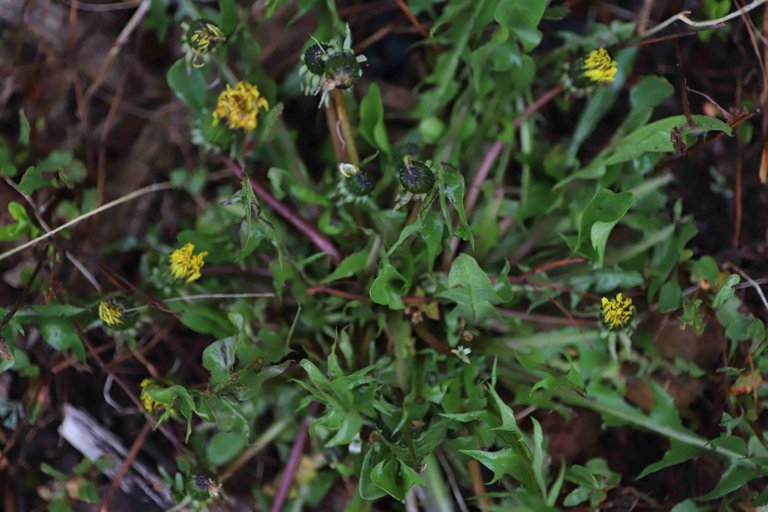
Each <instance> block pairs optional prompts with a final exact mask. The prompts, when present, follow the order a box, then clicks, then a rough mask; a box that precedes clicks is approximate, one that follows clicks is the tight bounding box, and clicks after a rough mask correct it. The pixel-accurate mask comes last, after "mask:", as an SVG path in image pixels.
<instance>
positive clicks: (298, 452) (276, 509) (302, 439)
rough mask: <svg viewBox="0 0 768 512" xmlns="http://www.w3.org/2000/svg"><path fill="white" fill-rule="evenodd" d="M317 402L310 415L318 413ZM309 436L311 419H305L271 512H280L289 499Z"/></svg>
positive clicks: (314, 403)
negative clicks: (289, 492)
mask: <svg viewBox="0 0 768 512" xmlns="http://www.w3.org/2000/svg"><path fill="white" fill-rule="evenodd" d="M317 408H318V405H317V402H312V404H311V405H310V406H309V415H310V416H314V415H315V413H316V412H317ZM308 434H309V418H305V419H304V421H302V422H301V426H300V427H299V431H298V433H297V434H296V439H295V441H294V442H293V446H292V447H291V453H290V455H289V456H288V460H287V461H286V463H285V469H284V470H283V477H282V478H281V479H280V486H279V487H278V489H277V494H276V495H275V500H274V501H273V502H272V506H271V507H270V508H269V510H270V512H280V510H282V507H283V503H284V502H285V499H286V498H287V497H288V491H290V490H291V484H293V478H294V476H295V474H296V470H297V469H298V468H299V463H300V462H301V456H302V454H303V453H304V445H305V444H306V443H307V437H308Z"/></svg>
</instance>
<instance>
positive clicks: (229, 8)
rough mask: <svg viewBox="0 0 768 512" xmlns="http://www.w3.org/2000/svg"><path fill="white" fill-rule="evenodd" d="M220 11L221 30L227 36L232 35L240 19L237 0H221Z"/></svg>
mask: <svg viewBox="0 0 768 512" xmlns="http://www.w3.org/2000/svg"><path fill="white" fill-rule="evenodd" d="M219 13H220V14H221V31H222V32H224V35H226V36H230V35H232V33H233V32H234V31H235V29H237V24H238V23H239V21H240V13H239V12H238V10H237V3H235V0H219Z"/></svg>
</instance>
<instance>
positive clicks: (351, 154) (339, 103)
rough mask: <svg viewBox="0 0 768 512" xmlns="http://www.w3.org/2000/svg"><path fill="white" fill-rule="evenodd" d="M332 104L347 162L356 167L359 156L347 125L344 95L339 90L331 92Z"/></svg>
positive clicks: (348, 124) (349, 126) (347, 118)
mask: <svg viewBox="0 0 768 512" xmlns="http://www.w3.org/2000/svg"><path fill="white" fill-rule="evenodd" d="M333 102H334V103H335V104H336V115H338V116H339V123H340V124H341V134H342V135H343V136H344V140H342V141H341V142H342V144H343V146H344V150H345V151H346V152H347V160H348V161H349V163H351V164H353V165H357V164H359V163H360V155H359V154H358V153H357V145H356V144H355V136H354V135H353V134H352V125H350V123H349V116H348V115H347V106H346V105H345V104H344V93H343V92H341V91H340V90H339V89H334V90H333ZM334 131H335V130H334Z"/></svg>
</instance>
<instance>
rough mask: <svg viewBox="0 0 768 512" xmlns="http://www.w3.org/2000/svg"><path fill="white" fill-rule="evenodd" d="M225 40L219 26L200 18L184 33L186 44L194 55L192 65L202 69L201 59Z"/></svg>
mask: <svg viewBox="0 0 768 512" xmlns="http://www.w3.org/2000/svg"><path fill="white" fill-rule="evenodd" d="M225 39H226V38H225V37H224V33H223V32H222V31H221V29H220V28H219V26H218V25H216V24H215V23H214V22H212V21H211V20H207V19H205V18H199V19H196V20H195V21H193V22H192V23H190V24H189V27H188V28H187V30H186V32H184V43H185V44H186V46H187V47H188V51H189V52H191V54H192V65H193V66H194V67H196V68H199V67H201V66H202V65H203V64H204V62H203V61H202V60H201V59H200V57H202V56H204V55H206V54H208V53H210V52H211V51H212V50H213V49H214V48H216V47H217V46H218V45H219V44H221V43H222V42H224V40H225Z"/></svg>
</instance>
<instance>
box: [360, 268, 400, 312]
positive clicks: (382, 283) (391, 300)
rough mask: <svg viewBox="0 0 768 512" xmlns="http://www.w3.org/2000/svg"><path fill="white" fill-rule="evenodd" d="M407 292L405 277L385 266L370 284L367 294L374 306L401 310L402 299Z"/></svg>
mask: <svg viewBox="0 0 768 512" xmlns="http://www.w3.org/2000/svg"><path fill="white" fill-rule="evenodd" d="M407 290H408V281H407V280H406V279H405V277H403V275H402V274H401V273H400V272H398V271H397V270H395V268H394V267H393V266H392V265H389V264H386V265H385V266H384V268H382V269H381V270H380V271H379V275H378V276H376V279H374V281H373V283H371V288H370V290H369V291H368V294H369V296H370V297H371V300H372V301H373V302H375V303H376V304H381V305H382V306H389V307H390V308H391V309H403V308H404V307H405V304H403V299H402V297H403V295H405V293H406V291H407Z"/></svg>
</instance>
